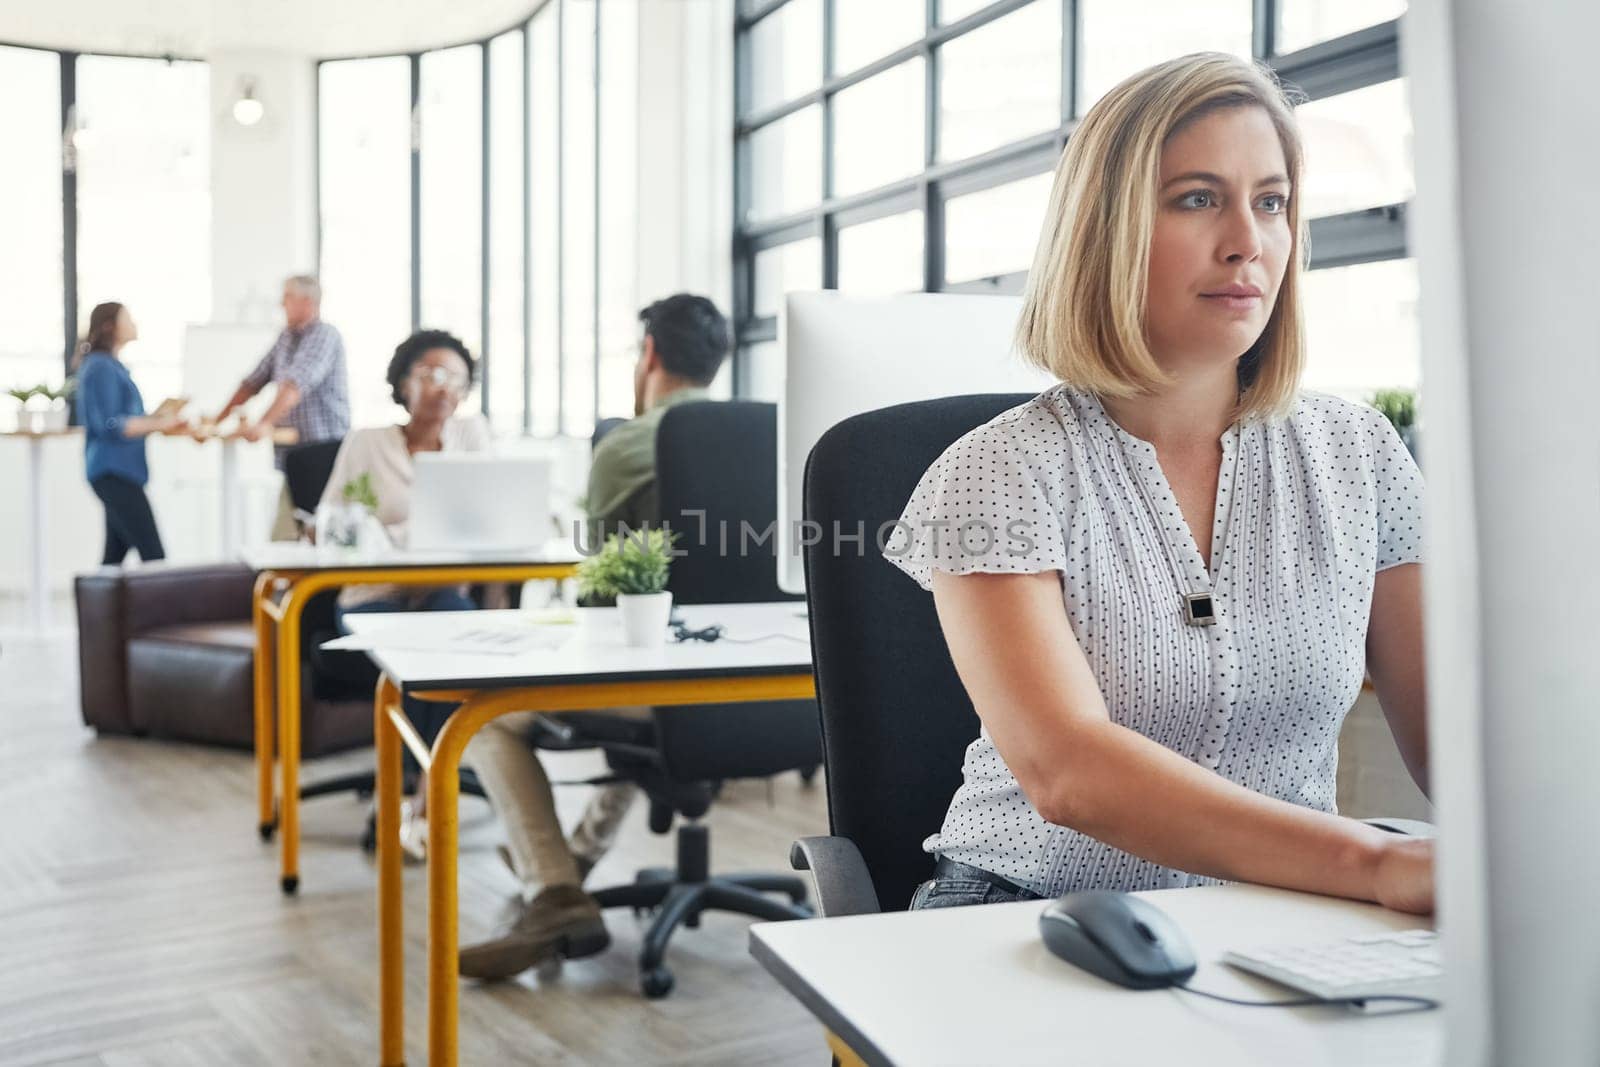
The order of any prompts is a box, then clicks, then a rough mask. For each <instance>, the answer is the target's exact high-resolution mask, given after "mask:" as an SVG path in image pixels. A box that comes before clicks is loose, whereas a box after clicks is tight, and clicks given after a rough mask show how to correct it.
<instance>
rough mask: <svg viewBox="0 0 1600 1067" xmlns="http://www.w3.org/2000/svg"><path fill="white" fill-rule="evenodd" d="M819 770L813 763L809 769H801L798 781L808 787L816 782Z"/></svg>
mask: <svg viewBox="0 0 1600 1067" xmlns="http://www.w3.org/2000/svg"><path fill="white" fill-rule="evenodd" d="M820 769H821V768H820V767H819V766H818V765H817V764H815V763H813V764H812V765H811V766H809V767H802V768H801V769H800V781H801V782H802V783H803V784H805V785H810V784H811V783H813V782H815V781H816V780H817V771H818V770H820Z"/></svg>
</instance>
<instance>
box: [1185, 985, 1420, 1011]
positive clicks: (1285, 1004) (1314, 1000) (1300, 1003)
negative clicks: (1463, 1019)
mask: <svg viewBox="0 0 1600 1067" xmlns="http://www.w3.org/2000/svg"><path fill="white" fill-rule="evenodd" d="M1176 988H1178V989H1181V990H1183V991H1184V992H1185V993H1193V994H1194V995H1195V996H1197V997H1208V998H1210V999H1211V1000H1220V1001H1222V1002H1223V1003H1224V1004H1237V1005H1239V1006H1240V1007H1245V1008H1310V1007H1321V1006H1324V1005H1339V1004H1367V1003H1371V1002H1373V1001H1380V1002H1383V1003H1393V1004H1410V1005H1411V1007H1409V1008H1401V1009H1399V1010H1397V1011H1393V1012H1387V1013H1385V1014H1389V1015H1408V1014H1410V1013H1411V1012H1414V1011H1432V1010H1433V1009H1435V1008H1437V1007H1438V1006H1439V1002H1438V1001H1437V1000H1431V999H1429V998H1428V997H1408V996H1402V995H1400V994H1398V993H1385V994H1382V995H1380V996H1373V997H1330V998H1324V997H1296V998H1295V999H1294V1000H1237V999H1235V998H1233V997H1225V996H1223V995H1222V994H1221V993H1212V992H1209V991H1208V990H1204V989H1195V988H1193V987H1192V986H1187V985H1179V986H1177V987H1176Z"/></svg>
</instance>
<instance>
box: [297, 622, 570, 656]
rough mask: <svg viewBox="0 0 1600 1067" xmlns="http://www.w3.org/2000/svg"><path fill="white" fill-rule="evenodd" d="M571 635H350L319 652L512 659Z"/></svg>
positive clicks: (479, 630) (506, 630)
mask: <svg viewBox="0 0 1600 1067" xmlns="http://www.w3.org/2000/svg"><path fill="white" fill-rule="evenodd" d="M570 636H571V631H570V630H566V629H560V628H556V627H548V626H473V627H469V628H467V629H454V628H452V629H451V630H449V631H448V632H446V633H431V634H430V633H423V632H410V633H406V634H403V635H395V636H389V635H386V634H383V633H367V634H350V635H349V636H347V637H336V638H334V639H333V640H332V641H327V642H325V643H324V644H323V646H322V647H323V648H326V649H332V650H335V651H344V652H368V651H371V650H372V649H375V648H388V649H395V650H397V651H408V652H410V651H416V652H453V653H456V654H461V653H467V654H474V653H477V654H485V655H491V656H514V655H517V654H518V653H522V652H535V651H542V650H549V649H557V648H560V647H561V646H562V645H563V644H565V643H566V641H567V638H568V637H570Z"/></svg>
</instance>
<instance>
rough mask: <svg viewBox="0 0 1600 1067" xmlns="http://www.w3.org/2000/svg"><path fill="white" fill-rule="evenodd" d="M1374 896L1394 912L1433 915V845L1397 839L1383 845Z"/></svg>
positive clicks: (1421, 840)
mask: <svg viewBox="0 0 1600 1067" xmlns="http://www.w3.org/2000/svg"><path fill="white" fill-rule="evenodd" d="M1372 897H1373V899H1374V900H1376V901H1377V902H1378V903H1379V904H1382V905H1383V906H1384V907H1386V908H1391V909H1393V910H1394V911H1404V912H1409V913H1411V914H1412V915H1432V914H1433V842H1432V841H1431V840H1429V839H1427V838H1421V837H1395V838H1394V839H1393V840H1388V841H1385V842H1384V845H1383V849H1382V851H1381V852H1379V853H1378V864H1377V866H1376V867H1375V868H1374V870H1373V875H1372Z"/></svg>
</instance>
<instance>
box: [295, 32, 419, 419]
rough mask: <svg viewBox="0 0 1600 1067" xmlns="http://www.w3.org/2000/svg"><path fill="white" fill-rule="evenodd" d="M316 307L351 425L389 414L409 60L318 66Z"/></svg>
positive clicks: (402, 317)
mask: <svg viewBox="0 0 1600 1067" xmlns="http://www.w3.org/2000/svg"><path fill="white" fill-rule="evenodd" d="M319 70H320V71H321V76H320V79H319V89H318V95H317V100H318V106H319V109H320V113H321V123H320V131H321V136H320V145H321V149H320V153H319V159H320V173H321V179H320V180H321V187H320V188H321V212H322V266H321V274H322V292H323V298H322V312H323V315H324V317H326V318H327V320H328V321H329V322H331V323H333V324H334V325H335V326H337V327H338V328H339V332H340V333H341V334H343V335H344V343H345V355H346V359H347V360H348V364H349V366H348V369H349V374H350V414H351V420H352V424H353V425H356V426H371V425H373V424H375V423H382V422H386V421H389V420H390V419H391V418H392V417H393V414H394V402H393V400H391V399H390V396H389V385H388V383H387V382H386V381H385V380H384V374H385V372H386V371H387V369H388V366H389V357H390V356H391V355H393V354H394V346H395V345H397V344H399V343H400V341H401V340H402V339H403V338H404V337H405V336H406V334H407V333H408V332H410V329H411V227H410V225H409V221H408V220H409V219H410V218H411V119H410V110H411V64H410V61H409V60H408V59H406V57H405V56H390V57H385V58H383V59H352V60H345V61H342V62H338V63H324V64H322V66H321V67H320V68H319Z"/></svg>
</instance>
